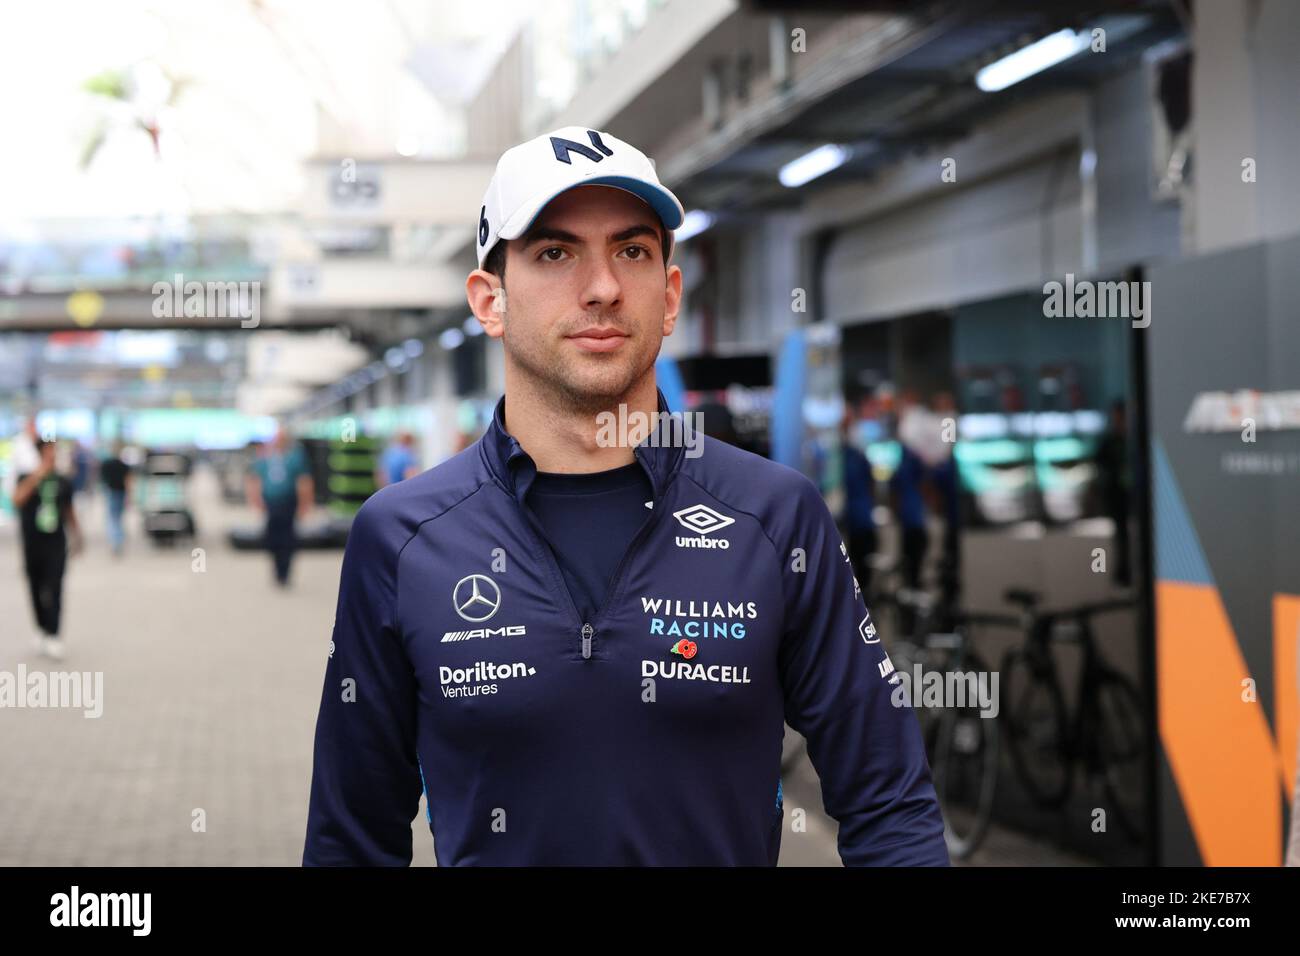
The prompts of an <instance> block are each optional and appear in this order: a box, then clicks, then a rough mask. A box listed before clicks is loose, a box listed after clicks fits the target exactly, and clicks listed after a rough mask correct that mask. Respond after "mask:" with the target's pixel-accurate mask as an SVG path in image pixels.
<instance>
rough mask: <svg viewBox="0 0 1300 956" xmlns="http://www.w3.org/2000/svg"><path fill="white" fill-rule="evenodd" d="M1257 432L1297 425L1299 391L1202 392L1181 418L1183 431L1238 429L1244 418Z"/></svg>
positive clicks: (1299, 425)
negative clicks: (1184, 416)
mask: <svg viewBox="0 0 1300 956" xmlns="http://www.w3.org/2000/svg"><path fill="white" fill-rule="evenodd" d="M1247 419H1249V420H1250V421H1252V422H1254V423H1255V428H1256V429H1257V430H1259V431H1283V430H1286V429H1290V428H1300V391H1294V392H1260V391H1256V390H1255V389H1253V388H1243V389H1239V390H1238V391H1236V392H1201V393H1200V394H1199V395H1197V396H1196V398H1194V399H1193V400H1192V406H1191V408H1189V409H1188V410H1187V417H1186V418H1184V419H1183V431H1185V432H1239V431H1241V430H1242V429H1243V428H1245V427H1246V420H1247Z"/></svg>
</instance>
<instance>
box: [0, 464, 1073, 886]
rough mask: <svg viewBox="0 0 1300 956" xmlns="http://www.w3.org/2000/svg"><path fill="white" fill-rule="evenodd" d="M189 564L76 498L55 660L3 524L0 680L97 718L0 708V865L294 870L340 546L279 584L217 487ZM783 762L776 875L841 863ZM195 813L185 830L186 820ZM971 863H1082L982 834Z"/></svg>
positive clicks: (830, 831)
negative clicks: (20, 682) (9, 676)
mask: <svg viewBox="0 0 1300 956" xmlns="http://www.w3.org/2000/svg"><path fill="white" fill-rule="evenodd" d="M194 490H195V500H196V502H197V504H198V505H199V507H198V511H199V515H198V518H199V531H200V537H199V539H198V540H197V542H196V543H195V545H196V546H197V547H201V548H203V549H204V559H205V562H206V570H204V571H202V572H198V571H196V570H194V568H193V560H194V559H193V558H192V557H191V553H190V548H189V546H182V547H179V548H176V549H174V550H173V549H158V548H155V547H153V546H151V545H150V544H149V543H148V542H146V541H143V540H142V539H141V538H140V535H139V533H138V526H137V525H136V524H135V517H136V516H134V515H133V516H132V517H131V524H130V525H129V529H130V531H131V532H134V533H133V534H132V537H131V540H130V542H129V546H128V553H127V554H126V556H125V557H123V558H122V559H119V560H114V559H113V558H112V557H111V556H110V554H109V553H108V548H107V545H106V544H105V542H104V538H103V534H102V525H103V499H102V497H101V498H95V499H90V500H89V501H85V502H82V503H81V504H80V505H79V507H80V509H81V511H82V520H83V524H84V525H85V526H86V527H87V529H88V546H87V550H86V552H85V553H84V554H83V555H81V556H80V557H79V558H77V559H75V560H74V561H73V562H72V564H71V566H70V569H69V572H68V577H67V579H66V583H65V592H64V614H65V620H64V627H63V633H64V639H65V642H66V647H67V657H66V659H65V660H63V661H61V662H58V661H51V660H49V659H48V658H44V657H41V656H39V655H38V654H37V653H36V652H35V650H34V649H33V648H32V647H31V646H30V636H31V635H32V634H33V632H34V624H33V623H32V618H31V612H30V608H29V606H28V600H27V593H26V582H25V580H24V578H23V577H22V575H21V557H20V554H19V549H18V543H17V540H16V529H15V528H14V527H13V526H12V524H10V525H6V526H0V670H2V671H8V672H10V673H15V674H16V673H17V671H18V666H19V664H24V665H25V666H26V668H27V670H28V671H29V672H30V671H33V670H41V671H45V672H47V673H48V672H50V671H91V672H102V674H103V701H102V706H103V714H102V716H101V717H99V718H98V719H87V718H86V717H85V716H84V714H83V711H82V710H72V709H10V708H3V709H0V866H33V865H41V866H139V865H161V866H230V865H245V866H297V865H298V864H299V862H300V861H301V857H302V842H303V834H304V830H305V827H306V817H307V795H308V789H309V784H310V779H311V744H312V735H313V731H314V728H315V720H316V710H317V706H318V704H319V699H320V692H321V683H322V680H323V677H324V670H325V662H326V655H327V646H328V642H329V636H330V627H331V624H332V621H333V616H334V602H335V597H336V594H337V588H338V573H339V563H340V559H341V556H342V555H341V552H338V551H325V552H321V551H316V552H302V553H300V554H299V555H298V559H297V561H296V563H295V567H294V582H293V587H292V588H291V589H290V590H289V591H281V590H279V589H278V588H276V587H275V585H274V584H273V583H272V580H271V567H270V559H269V557H268V556H266V555H263V554H250V553H247V552H236V551H234V550H232V549H231V548H230V547H229V546H228V545H227V544H226V541H225V535H226V532H227V531H228V529H229V528H230V527H231V526H233V525H235V524H238V523H241V522H245V523H246V522H247V521H248V520H249V515H248V513H247V512H244V511H242V510H240V509H234V508H230V507H227V506H225V505H223V504H221V503H220V502H219V500H218V498H217V496H216V486H215V481H214V480H213V479H212V477H211V476H210V475H207V474H205V473H204V472H202V471H201V472H200V474H199V476H198V477H196V479H195V482H194ZM789 737H790V739H789V740H788V741H787V751H788V752H789V753H791V754H792V755H794V757H796V758H797V759H796V760H795V761H794V767H793V769H792V770H790V771H788V772H787V773H786V775H785V777H786V779H785V791H786V805H787V807H788V808H789V807H798V806H802V807H806V808H807V809H808V829H807V832H805V833H792V832H790V830H789V826H788V824H787V830H786V833H785V834H784V837H783V840H782V854H781V863H782V865H787V866H789V865H793V866H825V865H831V866H834V865H838V863H839V859H838V856H837V854H836V852H835V837H834V834H835V824H834V823H833V821H830V820H828V819H827V818H826V817H825V815H824V814H823V813H822V811H821V802H820V793H819V790H818V787H817V783H816V777H815V775H814V774H813V772H812V769H811V767H810V766H809V765H808V763H807V759H806V757H802V756H801V753H800V750H799V748H798V743H799V742H798V741H797V739H796V738H795V737H794V735H793V734H790V735H789ZM196 809H202V810H203V811H204V813H205V815H206V831H205V832H195V831H194V829H193V826H192V823H193V820H194V811H195V810H196ZM412 831H413V846H414V863H415V864H416V865H425V866H427V865H433V864H434V854H433V846H432V841H431V839H430V837H429V832H428V829H427V825H426V823H425V818H424V807H423V803H421V807H420V811H419V813H418V814H417V815H416V817H415V819H414V821H413V822H412ZM981 855H982V859H980V860H978V861H977V862H987V863H1030V864H1033V863H1063V862H1070V863H1074V862H1082V861H1078V860H1073V859H1070V858H1067V857H1063V856H1061V855H1060V854H1057V853H1055V852H1054V851H1051V850H1049V849H1046V848H1043V847H1041V846H1038V845H1037V844H1035V843H1034V841H1032V840H1028V839H1027V838H1023V837H1017V836H1014V835H1011V834H1006V833H1004V832H1003V831H1000V830H999V831H995V833H994V834H993V835H992V836H991V838H990V840H989V841H988V844H987V846H986V848H985V850H983V851H981Z"/></svg>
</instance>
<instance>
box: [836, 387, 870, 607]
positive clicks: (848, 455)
mask: <svg viewBox="0 0 1300 956" xmlns="http://www.w3.org/2000/svg"><path fill="white" fill-rule="evenodd" d="M855 424H856V420H855V419H854V417H853V414H852V412H849V413H846V414H845V416H844V418H843V420H842V421H841V422H840V460H841V461H842V462H843V463H844V523H845V526H846V528H847V530H848V538H849V540H848V547H849V560H850V562H851V563H852V565H853V573H854V576H855V577H857V579H858V586H859V587H861V588H862V593H863V594H867V593H869V592H868V588H870V586H871V558H872V556H873V555H874V554H875V553H876V545H877V541H876V519H875V517H874V515H873V514H872V512H873V511H874V510H875V507H876V492H875V486H876V479H875V477H874V476H873V475H872V473H871V462H869V461H868V460H867V456H866V455H865V454H863V452H862V450H861V449H860V448H858V446H857V445H856V444H855V443H854V441H853V428H854V425H855Z"/></svg>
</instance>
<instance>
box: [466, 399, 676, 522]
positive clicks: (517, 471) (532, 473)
mask: <svg viewBox="0 0 1300 956" xmlns="http://www.w3.org/2000/svg"><path fill="white" fill-rule="evenodd" d="M655 392H656V393H657V395H658V397H659V411H660V412H661V413H663V412H670V411H671V410H670V409H669V407H668V399H667V398H665V397H664V393H663V391H662V390H661V389H658V388H656V389H655ZM505 413H506V398H505V396H504V395H502V396H501V398H500V399H499V400H498V401H497V405H496V410H495V411H494V412H493V413H492V423H491V424H490V425H488V428H487V431H486V432H484V434H483V438H482V440H481V441H480V443H479V445H480V448H481V449H482V453H483V459H484V461H485V462H486V463H487V466H488V469H489V470H490V471H491V472H492V474H493V475H494V476H495V477H496V479H497V480H498V481H499V482H500V483H501V484H502V485H503V486H504V487H505V489H506V490H507V491H509V492H510V493H511V494H512V495H514V497H515V499H516V500H517V501H518V502H519V503H520V504H523V503H524V498H525V497H526V496H527V494H528V489H529V487H531V486H532V483H533V479H534V478H535V477H536V476H537V465H536V463H534V461H533V459H532V456H530V455H529V454H528V452H526V451H524V449H523V447H522V446H521V445H520V444H519V442H518V441H516V440H515V437H514V436H513V435H511V434H510V433H509V432H508V431H506V425H505ZM666 423H667V420H666V419H663V418H661V419H660V424H661V427H660V428H653V429H651V431H650V434H649V435H648V436H647V437H646V439H645V440H644V441H643V442H641V444H639V445H637V446H636V447H635V448H634V449H632V454H633V456H634V457H635V458H636V460H637V461H639V462H640V463H641V467H642V468H644V469H645V471H646V475H647V476H648V477H649V479H650V484H651V487H653V489H654V500H655V502H656V503H658V501H659V499H660V498H662V497H663V493H664V490H665V489H666V488H667V487H668V483H669V481H671V479H672V476H673V473H674V472H675V471H676V470H677V467H678V465H680V464H681V459H682V455H683V453H684V451H685V449H684V448H683V446H682V443H681V442H680V441H672V440H671V437H672V435H673V433H674V432H673V431H670V428H669V427H668V426H667V424H666ZM678 427H680V426H678ZM657 438H660V439H662V440H659V441H656V439H657Z"/></svg>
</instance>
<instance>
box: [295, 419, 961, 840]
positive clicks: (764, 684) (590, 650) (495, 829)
mask: <svg viewBox="0 0 1300 956" xmlns="http://www.w3.org/2000/svg"><path fill="white" fill-rule="evenodd" d="M659 404H660V409H661V411H667V404H666V402H665V399H664V397H663V394H662V393H660V395H659ZM503 409H504V399H503V400H502V401H501V402H500V403H498V405H497V409H496V415H495V419H494V421H493V423H492V425H491V426H490V427H489V428H488V430H487V431H486V432H485V434H484V435H483V437H482V438H480V439H479V440H478V441H477V442H475V443H474V444H473V445H471V446H470V447H469V448H467V449H465V451H463V452H461V453H460V454H458V455H456V456H455V457H453V458H450V459H448V460H447V461H445V462H443V463H442V464H441V465H439V466H437V467H436V468H433V469H431V470H429V471H426V472H424V473H423V474H421V475H418V476H416V477H414V478H412V479H410V480H408V481H404V482H401V483H399V484H396V485H390V486H389V487H386V488H384V489H383V490H382V491H380V492H378V493H377V494H376V495H374V496H373V497H372V498H371V499H370V500H369V501H367V502H366V504H365V505H364V506H363V507H362V508H361V510H360V512H359V513H358V514H357V517H356V521H355V523H354V524H353V527H352V532H351V536H350V538H349V539H348V545H347V551H346V553H345V555H344V559H343V571H342V578H341V581H340V585H339V599H338V608H337V612H336V616H335V621H334V633H333V640H332V641H331V642H330V656H329V661H328V663H327V665H326V668H325V686H324V691H323V693H322V695H321V705H320V715H319V718H318V720H317V724H316V743H315V767H314V770H313V773H312V782H311V805H310V809H309V813H308V821H307V840H306V847H305V851H304V853H303V863H304V864H305V865H356V864H364V865H405V864H408V863H409V862H410V860H411V820H412V819H413V817H414V816H415V814H416V813H417V812H418V807H419V797H420V792H421V788H423V789H424V792H425V794H426V797H427V806H428V810H429V826H430V831H431V833H432V834H433V835H434V838H435V850H436V853H437V857H438V862H439V864H440V865H442V866H455V865H475V864H477V865H548V864H554V865H615V866H617V865H771V864H775V863H776V860H777V853H778V850H779V848H780V841H781V828H782V819H783V811H782V806H781V803H782V800H781V789H780V782H779V777H780V762H781V743H782V737H783V733H784V724H785V723H786V722H788V723H789V724H790V726H791V727H793V728H794V729H795V730H797V731H799V732H800V733H802V734H803V735H804V736H805V737H806V738H807V740H808V753H809V755H810V757H811V758H812V762H813V766H814V767H815V768H816V770H817V772H818V774H819V775H820V777H821V785H822V796H823V803H824V804H825V807H826V810H827V812H828V813H830V815H831V816H832V817H834V818H835V819H836V820H837V821H838V822H839V852H840V857H841V859H842V860H843V861H844V863H845V864H847V865H863V864H884V865H912V864H922V865H946V864H947V863H948V855H947V851H946V848H945V845H944V840H943V821H942V818H941V814H940V810H939V805H938V802H937V800H936V799H935V792H934V788H933V785H932V783H931V780H930V771H929V766H928V764H927V762H926V757H925V751H924V749H923V745H922V742H921V735H920V730H919V726H918V723H917V720H916V716H915V715H914V714H913V713H912V712H911V710H910V709H908V708H907V707H896V706H894V704H893V703H891V692H892V691H893V690H894V686H895V684H894V683H891V681H894V682H897V680H898V675H897V674H894V673H891V671H892V665H890V664H888V663H887V661H888V656H887V655H886V653H885V649H884V646H883V645H882V644H881V642H880V637H879V634H878V633H877V632H876V629H875V625H874V623H873V622H872V619H871V616H870V615H869V614H868V612H867V608H866V606H865V605H864V603H863V600H862V596H861V594H860V593H859V590H858V587H857V582H856V580H855V579H854V577H853V572H852V570H851V568H850V565H849V561H848V557H847V555H846V552H845V549H844V546H843V544H842V542H841V540H840V537H839V533H838V531H837V529H836V527H835V523H834V521H833V520H832V518H831V516H830V513H829V512H828V511H827V509H826V506H825V504H824V503H823V501H822V499H821V496H820V494H819V493H818V492H817V489H816V487H815V486H814V485H813V484H812V483H811V482H810V481H809V480H808V479H806V478H805V477H804V476H803V475H801V474H800V473H798V472H797V471H794V470H793V469H790V468H787V467H785V466H783V465H779V464H776V463H774V462H770V461H768V460H766V459H764V458H760V457H758V456H756V455H753V454H750V453H748V452H745V451H741V450H740V449H737V448H735V447H733V446H731V445H728V444H725V443H723V442H719V441H714V440H712V439H709V438H703V446H702V454H698V455H695V456H692V455H691V454H688V453H687V452H688V449H687V448H686V447H683V446H682V443H681V442H678V444H677V446H676V447H665V446H666V445H667V444H668V443H667V442H662V443H660V442H658V441H657V440H656V439H657V437H658V436H657V435H652V436H651V438H650V439H648V440H647V441H646V442H644V443H642V445H641V446H639V447H638V448H636V449H635V456H636V459H637V460H638V461H639V462H640V463H641V465H642V466H643V467H644V468H645V469H646V473H647V475H648V477H649V479H650V482H651V484H652V486H653V488H654V505H653V507H652V508H649V509H647V512H646V520H645V523H644V525H643V526H642V527H641V529H640V530H639V531H638V532H637V534H636V536H635V537H634V538H633V540H632V544H631V545H630V547H629V549H628V552H627V554H626V555H625V556H624V558H623V560H622V562H621V563H620V564H619V566H618V568H617V569H615V571H614V574H613V577H612V580H611V584H610V591H609V594H608V595H607V597H606V599H605V604H604V606H603V607H602V608H601V609H600V610H599V611H598V612H597V613H596V614H595V615H594V617H593V619H592V620H590V621H583V620H580V619H579V618H580V615H579V614H578V612H577V611H576V610H575V609H574V605H573V601H572V600H571V598H570V597H569V594H568V591H567V590H566V588H565V585H564V582H563V577H562V575H561V573H560V571H559V569H558V567H557V565H556V561H555V558H554V555H553V553H552V552H551V551H550V547H549V545H547V544H546V542H545V541H544V539H543V537H542V535H541V534H540V529H539V526H538V524H537V522H536V519H535V517H533V516H532V515H531V512H530V511H529V510H528V509H527V508H525V507H523V504H522V502H523V500H524V496H525V494H526V493H527V489H528V485H529V482H530V481H531V480H532V477H533V476H534V475H535V474H536V468H535V466H534V464H533V461H532V459H531V458H530V457H529V456H528V455H527V454H526V453H525V452H524V451H523V449H522V448H521V447H520V446H519V443H518V442H517V441H515V439H514V438H512V437H511V436H510V435H509V434H508V433H507V432H506V431H505V428H504V419H503ZM663 434H667V432H664V433H663ZM591 533H592V534H593V535H595V534H599V533H600V529H599V528H592V529H591Z"/></svg>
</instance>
